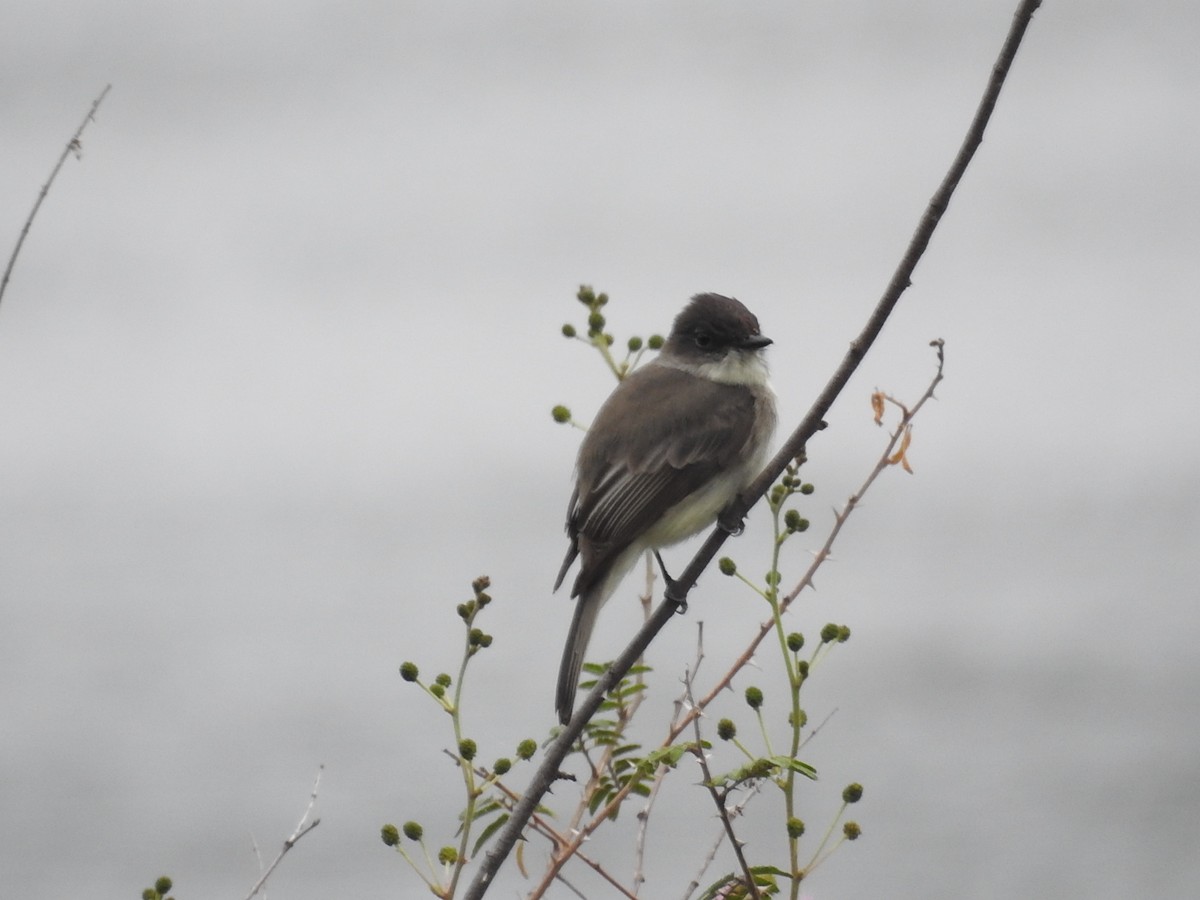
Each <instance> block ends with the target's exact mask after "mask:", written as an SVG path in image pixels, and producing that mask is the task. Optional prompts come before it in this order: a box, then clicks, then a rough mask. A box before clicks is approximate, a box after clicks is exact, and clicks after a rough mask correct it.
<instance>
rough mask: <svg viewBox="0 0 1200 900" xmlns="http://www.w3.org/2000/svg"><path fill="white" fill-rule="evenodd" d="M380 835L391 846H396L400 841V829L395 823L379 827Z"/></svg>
mask: <svg viewBox="0 0 1200 900" xmlns="http://www.w3.org/2000/svg"><path fill="white" fill-rule="evenodd" d="M379 836H380V837H381V838H383V842H384V843H385V844H386V845H387V846H389V847H395V846H396V845H397V844H398V843H400V829H399V828H397V827H396V826H395V825H384V826H383V827H382V828H380V829H379Z"/></svg>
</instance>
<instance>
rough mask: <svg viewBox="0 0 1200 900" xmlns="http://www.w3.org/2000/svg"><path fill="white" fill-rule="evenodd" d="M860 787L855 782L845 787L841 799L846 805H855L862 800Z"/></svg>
mask: <svg viewBox="0 0 1200 900" xmlns="http://www.w3.org/2000/svg"><path fill="white" fill-rule="evenodd" d="M862 791H863V788H862V785H861V784H859V783H858V782H857V781H856V782H854V783H853V784H848V785H846V789H845V790H844V791H842V799H843V800H845V801H846V802H847V803H857V802H858V801H859V800H861V799H862Z"/></svg>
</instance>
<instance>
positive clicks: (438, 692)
mask: <svg viewBox="0 0 1200 900" xmlns="http://www.w3.org/2000/svg"><path fill="white" fill-rule="evenodd" d="M429 693H431V694H433V696H435V697H437V698H438V699H439V700H441V699H442V698H443V697H445V696H446V689H445V688H444V687H442V686H441V685H440V684H431V685H430V686H429Z"/></svg>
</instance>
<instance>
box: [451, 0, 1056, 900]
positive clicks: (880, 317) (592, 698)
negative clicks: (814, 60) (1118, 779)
mask: <svg viewBox="0 0 1200 900" xmlns="http://www.w3.org/2000/svg"><path fill="white" fill-rule="evenodd" d="M1039 6H1041V0H1021V3H1020V5H1019V6H1018V8H1017V11H1016V13H1015V14H1014V16H1013V22H1012V25H1011V27H1010V28H1009V31H1008V35H1007V36H1006V38H1005V41H1004V46H1003V47H1002V49H1001V51H1000V55H999V57H998V58H997V60H996V63H995V64H994V65H993V66H992V72H991V76H990V77H989V79H988V83H987V86H986V87H985V89H984V94H983V98H982V99H981V100H980V103H979V106H978V108H977V109H976V111H975V115H974V117H973V119H972V120H971V124H970V126H969V128H968V130H967V135H966V137H965V138H964V140H963V143H962V145H961V146H960V147H959V150H958V153H957V154H956V155H955V157H954V161H953V162H952V163H951V165H950V168H949V170H948V171H947V173H946V176H945V178H943V179H942V183H941V184H940V185H939V186H938V188H937V190H936V191H935V192H934V195H933V197H932V198H931V199H930V201H929V204H928V205H927V206H926V208H925V212H924V214H923V215H922V217H921V221H920V223H919V224H918V225H917V229H916V231H915V232H914V234H913V236H912V239H911V240H910V241H909V245H908V249H907V250H906V251H905V254H904V256H903V258H902V259H901V261H900V264H899V265H898V266H897V268H896V271H895V272H894V274H893V275H892V278H891V281H890V282H889V283H888V286H887V288H886V289H885V290H884V293H883V296H882V297H881V298H880V300H879V302H878V303H877V304H876V306H875V309H874V310H873V311H872V313H871V315H870V317H869V318H868V320H867V323H866V325H865V326H864V327H863V329H862V331H861V332H860V333H859V335H858V337H856V338H855V339H854V341H852V342H851V344H850V348H849V350H848V351H847V352H846V355H845V356H844V357H843V359H842V362H841V364H840V365H839V366H838V368H837V371H836V372H835V373H834V374H833V377H831V378H830V380H829V382H828V383H827V384H826V385H825V388H824V389H823V390H822V391H821V393H820V395H819V396H818V397H817V399H816V401H815V402H814V403H813V406H812V408H811V409H810V410H809V411H808V414H807V415H805V417H804V418H803V419H802V420H801V422H800V424H799V425H798V426H797V427H796V430H795V431H794V432H792V435H791V437H790V438H789V439H788V441H787V443H785V444H784V445H783V448H782V449H781V450H780V451H779V453H777V454H776V455H775V458H774V459H772V460H771V462H770V463H768V465H767V467H766V468H765V469H763V471H762V472H761V473H760V474H759V476H758V477H757V478H756V479H755V480H754V482H753V483H752V484H751V485H750V487H748V488H747V489H746V491H745V492H744V493H743V495H742V497H741V498H740V500H741V502H740V504H738V505H739V506H740V507H741V510H740V511H741V512H743V513H744V512H745V511H747V510H748V509H749V508H750V507H751V506H753V505H754V504H755V503H757V502H758V501H759V499H761V498H762V496H763V494H765V493H766V491H767V489H768V488H769V487H770V486H771V485H772V484H773V483H774V482H775V480H776V479H777V478H778V477H779V476H780V474H781V473H782V472H783V471H784V469H785V468H787V466H788V464H789V463H791V461H792V460H793V459H795V458H796V457H798V456H800V455H801V454H802V453H803V452H804V449H805V446H806V445H807V443H808V441H809V439H810V438H811V437H812V436H813V435H815V434H816V433H817V431H819V430H820V429H821V428H822V427H823V426H824V417H825V414H826V413H827V412H828V411H829V409H830V407H832V406H833V402H834V400H836V399H837V397H838V395H839V394H840V393H841V391H842V389H843V388H844V387H845V386H846V383H847V382H848V381H849V380H850V376H851V375H853V374H854V372H855V370H856V369H857V368H858V366H859V364H860V363H861V362H862V360H863V357H864V356H865V355H866V353H867V351H868V350H869V349H870V348H871V345H872V344H874V342H875V339H876V338H877V337H878V336H879V333H880V331H881V330H882V329H883V325H884V323H885V322H886V321H887V319H888V316H889V315H891V312H892V310H893V309H894V308H895V306H896V304H897V303H898V302H899V300H900V296H901V294H903V293H904V291H905V289H906V288H907V287H908V285H909V284H910V283H911V282H912V274H913V271H914V270H915V269H916V266H917V263H918V262H919V261H920V259H921V256H922V254H923V253H924V252H925V248H926V247H928V246H929V241H930V238H932V237H933V233H934V231H935V230H936V229H937V226H938V223H939V221H940V220H941V218H942V215H943V214H944V213H945V211H946V209H947V208H948V207H949V205H950V198H951V197H952V196H953V194H954V191H955V188H957V186H958V183H959V181H960V180H961V179H962V176H963V174H964V173H965V172H966V170H967V166H968V165H969V164H970V162H971V159H972V157H973V156H974V155H975V150H976V148H978V146H979V144H980V142H981V141H982V140H983V133H984V130H985V129H986V128H987V123H988V120H989V119H990V118H991V115H992V111H993V109H995V106H996V100H997V99H998V97H999V96H1000V90H1001V88H1002V87H1003V86H1004V80H1005V78H1006V77H1007V75H1008V70H1009V67H1010V66H1011V65H1012V61H1013V59H1014V58H1015V57H1016V53H1017V49H1018V48H1019V47H1020V45H1021V39H1022V37H1024V35H1025V30H1026V28H1027V27H1028V25H1029V21H1030V19H1031V18H1032V16H1033V13H1034V11H1035V10H1037V8H1038V7H1039ZM726 537H728V533H727V532H726V531H725V530H723V529H722V528H720V527H717V528H714V529H713V531H712V533H711V534H710V535H709V536H708V539H707V540H706V541H705V542H704V545H703V546H702V547H701V548H700V550H699V552H697V554H696V556H695V557H694V558H693V559H692V561H691V563H690V564H689V565H688V567H687V569H685V570H684V571H683V573H682V574H681V575H680V576H679V579H678V581H677V583H676V591H677V593H676V596H677V597H686V595H687V592H688V591H689V590H690V589H691V587H692V586H693V585H694V584H695V583H696V579H697V578H699V577H700V574H701V572H703V571H704V569H705V568H706V567H707V566H708V564H709V563H710V562H711V561H712V559H713V557H714V556H716V553H717V551H718V550H719V549H720V548H721V545H722V544H724V543H725V539H726ZM678 608H679V606H678V604H677V602H674V601H663V602H662V603H660V604H659V605H658V607H656V608H655V610H654V612H653V613H651V615H650V618H649V619H648V620H647V621H646V624H645V625H644V626H643V627H642V629H641V630H640V631H639V632H638V633H637V634H636V635H635V636H634V638H633V640H632V641H631V642H630V644H629V646H628V647H626V648H625V650H624V652H622V653H621V655H620V656H619V657H618V658H617V660H616V661H615V662H614V663H613V664H612V665H611V666H610V667H609V669H608V671H606V672H605V673H604V674H603V675H601V676H600V677H599V678H598V679H597V680H596V685H595V687H593V688H592V691H591V693H589V694H588V695H587V696H586V697H585V698H584V700H583V701H582V702H581V703H580V704H579V707H578V708H577V709H576V711H575V715H574V717H573V718H572V719H571V721H570V722H569V723H568V724H567V725H566V726H565V727H564V728H563V730H562V732H561V733H560V734H559V736H558V737H557V738H556V739H555V741H554V742H553V743H552V744H551V745H550V746H549V747H548V748H547V749H546V755H545V756H544V758H543V760H542V765H541V766H540V767H539V769H538V771H537V772H536V773H535V774H534V777H533V779H532V780H531V782H530V784H529V787H528V789H527V791H526V793H525V796H524V797H523V798H522V800H521V802H520V803H519V804H518V805H517V808H516V809H514V810H513V815H512V818H511V819H510V820H509V821H508V823H507V824H506V825H505V827H504V828H503V829H501V831H500V833H499V834H498V835H497V837H496V841H495V843H494V844H493V845H492V847H491V849H490V850H489V851H488V852H487V854H486V856H485V858H484V860H483V863H482V864H481V865H480V867H479V870H478V871H477V872H476V873H475V878H474V879H473V880H472V882H471V884H470V886H469V887H468V889H467V892H466V894H465V895H464V900H480V898H481V897H483V895H484V893H485V892H486V891H487V889H488V887H489V886H490V885H491V883H492V879H493V878H494V877H495V875H496V873H497V872H498V871H499V869H500V866H501V864H502V863H503V862H504V860H505V859H506V858H507V857H508V854H509V853H511V852H512V848H513V846H514V845H515V844H516V842H517V839H518V838H519V837H520V835H521V831H522V829H523V828H524V825H525V822H527V821H528V819H529V815H530V813H532V811H533V810H534V808H535V807H536V806H537V804H538V803H539V802H540V801H541V799H542V797H543V795H544V794H545V793H546V791H547V790H548V789H549V788H550V785H551V784H552V783H553V781H554V779H555V778H556V777H557V773H558V769H559V766H560V764H561V763H562V761H563V760H564V759H565V758H566V756H567V753H568V752H569V751H570V749H571V746H572V745H573V744H574V742H575V740H576V738H577V737H578V736H579V734H580V733H581V732H582V731H583V728H584V726H585V725H586V724H587V722H588V720H589V719H590V718H591V717H592V715H593V714H594V713H595V712H596V710H597V709H598V708H599V707H600V704H601V702H602V701H603V698H604V695H605V694H606V693H607V692H608V691H609V690H610V689H611V688H612V687H613V686H614V685H616V684H617V683H618V682H619V681H620V680H621V679H622V678H623V677H624V676H625V673H627V672H628V671H629V669H630V668H631V667H632V666H633V665H634V663H635V662H636V661H637V659H638V658H639V657H640V656H641V655H642V653H643V652H644V651H645V649H646V647H648V646H649V645H650V643H651V642H652V641H653V640H654V638H655V637H656V636H657V634H658V632H659V631H661V630H662V629H663V628H664V627H665V626H666V624H667V622H669V621H670V620H671V618H672V617H673V616H674V615H675V612H676V610H677V609H678ZM614 799H615V798H614ZM582 837H583V835H581V836H580V840H582ZM557 862H558V865H559V866H560V867H561V861H557ZM553 864H554V863H552V865H553Z"/></svg>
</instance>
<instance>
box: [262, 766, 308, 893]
mask: <svg viewBox="0 0 1200 900" xmlns="http://www.w3.org/2000/svg"><path fill="white" fill-rule="evenodd" d="M324 771H325V766H324V765H322V766H321V767H320V768H318V769H317V780H316V781H315V782H313V789H312V794H311V795H309V798H308V806H307V807H305V809H304V815H302V816H301V817H300V821H299V822H297V823H296V830H295V831H293V832H292V834H291V837H289V838H288V839H287V840H286V841H284V842H283V848H282V849H281V850H280V851H279V855H278V856H276V857H275V859H274V861H273V862H272V863H271V865H269V866H267V871H265V872H263V873H262V877H260V878H259V879H258V881H256V882H255V883H254V887H252V888H251V889H250V893H248V894H247V895H246V900H250V898H251V897H253V896H254V895H255V894H257V893H258V892H259V891H261V890H262V889H263V886H264V885H265V884H266V883H267V879H268V878H270V877H271V873H272V872H274V871H275V867H276V866H278V865H279V864H280V863H281V862H282V861H283V858H284V856H286V855H287V852H288V851H289V850H291V849H292V848H293V847H295V846H296V842H297V841H299V840H300V838H302V837H304V836H305V835H306V834H308V833H309V832H310V831H312V830H313V829H314V828H316V827H317V826H318V825H320V824H321V817H320V816H318V817H317V818H315V819H312V820H311V821H310V820H309V818H308V817H309V816H311V815H312V811H313V807H314V806H316V805H317V791H318V790H319V789H320V787H321V773H322V772H324Z"/></svg>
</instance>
